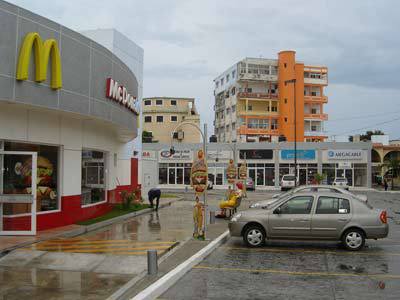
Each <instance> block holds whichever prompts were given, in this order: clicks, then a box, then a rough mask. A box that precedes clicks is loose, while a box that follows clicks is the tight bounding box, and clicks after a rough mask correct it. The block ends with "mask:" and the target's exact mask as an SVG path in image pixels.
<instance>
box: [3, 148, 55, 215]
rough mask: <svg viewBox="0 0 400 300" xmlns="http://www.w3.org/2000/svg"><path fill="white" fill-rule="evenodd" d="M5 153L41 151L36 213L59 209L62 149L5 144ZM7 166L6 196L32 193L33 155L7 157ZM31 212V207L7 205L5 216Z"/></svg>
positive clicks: (4, 184) (5, 165) (4, 185)
mask: <svg viewBox="0 0 400 300" xmlns="http://www.w3.org/2000/svg"><path fill="white" fill-rule="evenodd" d="M4 150H5V151H28V152H37V169H36V174H37V179H36V180H37V187H36V201H37V209H36V210H37V211H38V212H40V211H49V210H57V209H59V201H58V194H59V193H58V183H59V182H58V171H59V169H58V147H56V146H44V145H35V144H27V143H14V142H5V143H4ZM3 164H4V167H3V169H4V178H3V193H4V194H27V193H28V191H29V193H31V192H30V190H29V189H31V173H32V170H31V166H32V158H31V156H27V155H5V156H4V162H3ZM18 166H19V168H18ZM19 169H20V170H19ZM10 170H11V172H10ZM30 211H31V208H30V204H12V203H6V204H4V214H7V215H14V214H22V213H30Z"/></svg>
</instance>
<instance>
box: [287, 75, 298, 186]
mask: <svg viewBox="0 0 400 300" xmlns="http://www.w3.org/2000/svg"><path fill="white" fill-rule="evenodd" d="M287 83H293V89H294V91H293V97H294V176H295V181H294V186H297V105H296V79H295V78H294V79H290V80H285V84H287Z"/></svg>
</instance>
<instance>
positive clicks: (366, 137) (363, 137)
mask: <svg viewBox="0 0 400 300" xmlns="http://www.w3.org/2000/svg"><path fill="white" fill-rule="evenodd" d="M372 135H385V133H384V132H383V131H382V130H379V129H375V130H374V131H371V130H368V131H367V132H365V133H364V134H360V141H364V142H365V141H370V140H371V136H372ZM353 140H354V136H349V141H350V142H353Z"/></svg>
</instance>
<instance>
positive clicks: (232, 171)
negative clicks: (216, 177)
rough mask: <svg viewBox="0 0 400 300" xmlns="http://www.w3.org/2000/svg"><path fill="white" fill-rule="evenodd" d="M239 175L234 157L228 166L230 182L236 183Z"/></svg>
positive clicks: (227, 176)
mask: <svg viewBox="0 0 400 300" xmlns="http://www.w3.org/2000/svg"><path fill="white" fill-rule="evenodd" d="M236 177H237V170H236V166H235V164H234V163H233V159H230V160H229V164H228V167H227V168H226V179H227V180H228V182H229V183H235V180H236Z"/></svg>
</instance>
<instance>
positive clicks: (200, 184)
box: [190, 150, 208, 195]
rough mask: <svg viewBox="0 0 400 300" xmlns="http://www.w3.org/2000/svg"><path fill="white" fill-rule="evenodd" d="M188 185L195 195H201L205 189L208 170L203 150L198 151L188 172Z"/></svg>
mask: <svg viewBox="0 0 400 300" xmlns="http://www.w3.org/2000/svg"><path fill="white" fill-rule="evenodd" d="M190 183H191V186H192V187H193V189H194V191H195V193H196V195H201V194H203V193H204V191H205V190H206V188H207V183H208V170H207V163H206V160H205V156H204V152H203V150H199V151H198V152H197V155H196V157H195V159H194V161H193V165H192V168H191V171H190Z"/></svg>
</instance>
